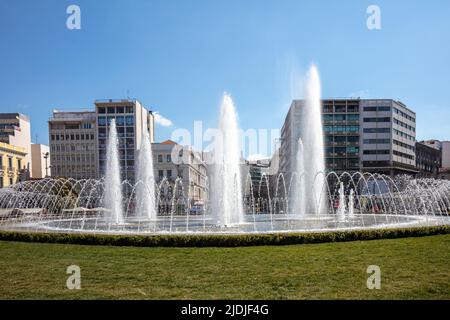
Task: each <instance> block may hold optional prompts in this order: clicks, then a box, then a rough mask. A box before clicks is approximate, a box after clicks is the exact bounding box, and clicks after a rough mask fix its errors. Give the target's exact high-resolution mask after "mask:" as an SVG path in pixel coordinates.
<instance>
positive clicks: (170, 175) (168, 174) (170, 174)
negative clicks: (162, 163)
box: [167, 170, 172, 178]
mask: <svg viewBox="0 0 450 320" xmlns="http://www.w3.org/2000/svg"><path fill="white" fill-rule="evenodd" d="M167 177H168V178H171V177H172V170H167Z"/></svg>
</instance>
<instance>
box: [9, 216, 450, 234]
mask: <svg viewBox="0 0 450 320" xmlns="http://www.w3.org/2000/svg"><path fill="white" fill-rule="evenodd" d="M245 219H246V221H245V222H244V223H242V224H234V225H231V226H226V227H224V226H221V225H218V224H216V222H215V220H213V219H211V218H210V217H208V216H173V217H159V218H158V219H157V220H148V219H139V218H136V217H130V218H127V219H125V221H124V222H123V223H121V224H115V223H110V222H107V221H105V220H104V219H103V217H89V218H87V217H84V218H82V217H76V218H67V219H57V220H56V219H41V220H38V221H29V220H24V221H21V222H15V223H11V224H8V225H4V226H3V229H7V230H28V231H37V232H67V233H107V234H135V235H139V234H142V235H153V234H155V235H156V234H251V233H280V232H300V233H302V232H326V231H343V230H364V229H376V228H378V229H382V228H403V227H421V226H437V225H448V224H450V217H449V216H434V215H433V216H431V215H397V214H386V215H384V214H383V215H380V214H354V215H352V216H349V215H346V216H339V215H335V214H327V215H319V216H316V215H305V216H304V217H300V218H299V217H298V216H293V215H281V214H277V215H270V214H258V215H254V216H253V215H246V216H245Z"/></svg>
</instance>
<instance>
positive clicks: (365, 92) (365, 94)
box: [348, 89, 370, 99]
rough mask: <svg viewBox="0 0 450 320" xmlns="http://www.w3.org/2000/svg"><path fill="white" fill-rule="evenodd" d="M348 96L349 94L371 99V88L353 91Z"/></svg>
mask: <svg viewBox="0 0 450 320" xmlns="http://www.w3.org/2000/svg"><path fill="white" fill-rule="evenodd" d="M348 96H349V98H361V99H369V98H370V93H369V90H367V89H365V90H359V91H357V92H352V93H350V94H349V95H348Z"/></svg>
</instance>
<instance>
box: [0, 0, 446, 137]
mask: <svg viewBox="0 0 450 320" xmlns="http://www.w3.org/2000/svg"><path fill="white" fill-rule="evenodd" d="M70 4H77V5H79V6H80V8H81V30H68V29H67V28H66V19H67V17H68V14H66V8H67V7H68V6H69V5H70ZM371 4H376V5H378V6H379V7H380V8H381V19H382V20H381V21H382V28H381V30H372V31H371V30H368V29H367V27H366V19H367V17H368V15H367V14H366V9H367V7H368V6H369V5H371ZM0 37H1V39H2V46H1V48H2V50H0V72H1V77H0V88H1V89H0V90H1V91H0V92H1V99H0V111H1V112H22V113H25V114H28V115H29V116H30V117H31V120H32V134H33V140H34V139H35V136H36V134H37V135H38V139H39V142H40V143H47V141H48V137H47V120H48V118H49V116H50V115H51V110H52V109H53V108H61V109H62V108H92V107H93V101H94V100H95V99H100V98H123V97H126V96H127V93H128V95H129V96H131V97H134V98H137V99H139V100H140V101H142V102H143V103H144V104H145V105H146V106H148V107H150V108H151V109H152V110H154V111H158V112H160V114H161V115H163V116H164V117H166V118H168V119H170V120H171V122H172V123H173V125H172V126H169V127H164V126H158V127H157V128H156V138H157V140H159V141H160V140H164V139H167V138H169V137H170V134H171V132H172V131H173V130H174V129H175V128H187V129H192V127H193V121H194V120H203V122H204V123H203V126H204V127H215V126H216V124H217V117H218V106H219V103H220V99H221V96H222V94H223V92H224V91H227V92H229V93H230V94H231V95H232V97H233V99H234V101H235V104H236V106H237V109H238V112H239V119H240V126H241V127H242V128H243V129H248V128H254V129H260V128H265V129H272V128H280V127H281V125H282V123H283V120H284V117H285V115H286V111H287V108H288V106H289V103H290V100H291V99H292V98H294V97H297V98H298V97H299V95H300V93H299V92H300V90H299V89H300V88H301V83H300V82H301V81H296V79H300V78H301V75H302V74H303V73H304V72H305V71H306V70H307V68H308V66H309V65H310V64H311V63H316V64H317V66H318V68H319V71H320V74H321V79H322V92H323V96H324V97H347V96H349V95H353V94H361V95H363V96H365V97H371V98H377V97H380V98H394V99H399V100H401V101H403V102H404V103H406V104H407V105H408V106H409V107H410V108H412V109H413V110H414V111H416V113H417V125H418V130H417V135H418V139H428V138H438V139H450V125H449V123H450V104H449V102H448V101H449V90H448V89H449V85H450V59H449V58H450V41H449V39H450V2H449V1H445V0H442V1H437V0H436V1H414V2H412V1H401V0H396V1H378V0H376V1H374V0H372V1H361V0H355V1H351V0H347V1H300V0H293V1H286V0H284V1H283V0H281V1H275V0H272V1H265V0H226V1H224V0H222V1H219V0H190V1H181V0H178V1H175V0H164V1H163V0H160V1H156V0H153V1H152V0H132V1H125V0H108V1H104V0H95V1H89V0H79V1H75V0H71V1H66V0H40V1H38V0H29V1H23V0H2V1H1V2H0ZM293 79H294V80H293Z"/></svg>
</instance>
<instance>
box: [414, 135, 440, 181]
mask: <svg viewBox="0 0 450 320" xmlns="http://www.w3.org/2000/svg"><path fill="white" fill-rule="evenodd" d="M441 163H442V151H441V150H440V149H437V148H434V147H430V146H429V145H427V144H426V143H424V142H416V167H417V170H418V171H419V173H418V176H419V177H427V178H437V176H438V174H439V170H440V169H441Z"/></svg>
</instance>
